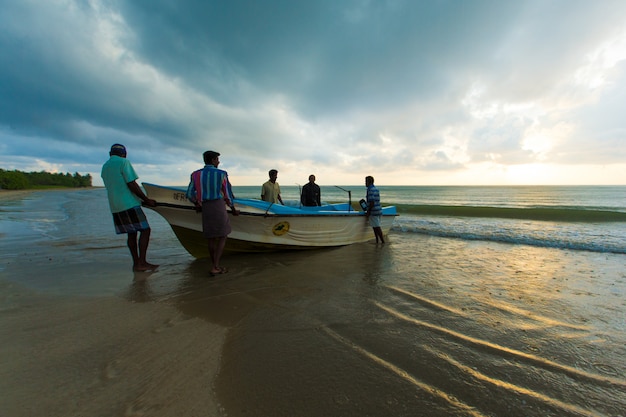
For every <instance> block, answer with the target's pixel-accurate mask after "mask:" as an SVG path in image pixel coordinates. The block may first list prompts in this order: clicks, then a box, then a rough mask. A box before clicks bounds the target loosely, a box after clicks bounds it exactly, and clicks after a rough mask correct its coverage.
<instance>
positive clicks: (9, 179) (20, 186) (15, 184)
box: [0, 168, 91, 190]
mask: <svg viewBox="0 0 626 417" xmlns="http://www.w3.org/2000/svg"><path fill="white" fill-rule="evenodd" d="M53 187H68V188H80V187H91V175H90V174H86V175H81V174H79V173H78V172H75V173H74V174H73V175H72V174H70V173H69V172H67V173H65V174H63V173H51V172H45V171H41V172H22V171H18V170H13V171H7V170H4V169H2V168H0V189H3V190H29V189H41V188H53Z"/></svg>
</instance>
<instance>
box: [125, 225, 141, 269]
mask: <svg viewBox="0 0 626 417" xmlns="http://www.w3.org/2000/svg"><path fill="white" fill-rule="evenodd" d="M126 244H127V245H128V249H129V250H130V255H131V256H132V257H133V269H135V268H137V267H138V266H139V251H138V250H137V232H130V233H128V239H127V240H126Z"/></svg>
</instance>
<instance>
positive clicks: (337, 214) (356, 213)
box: [144, 200, 399, 217]
mask: <svg viewBox="0 0 626 417" xmlns="http://www.w3.org/2000/svg"><path fill="white" fill-rule="evenodd" d="M235 201H236V200H235ZM144 207H147V208H149V209H155V208H157V207H168V208H174V209H181V210H196V208H195V207H193V206H187V205H182V204H173V203H163V202H157V204H156V207H150V206H148V205H144ZM390 207H393V206H390ZM239 215H245V216H257V217H356V216H359V217H361V216H365V213H364V212H361V211H357V210H354V211H351V212H333V211H326V212H317V213H302V214H300V213H298V214H295V213H290V214H277V213H251V212H249V211H241V210H240V211H239ZM382 216H383V217H396V216H399V214H398V213H393V214H385V213H384V212H383V214H382Z"/></svg>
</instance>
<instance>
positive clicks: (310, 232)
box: [143, 183, 397, 258]
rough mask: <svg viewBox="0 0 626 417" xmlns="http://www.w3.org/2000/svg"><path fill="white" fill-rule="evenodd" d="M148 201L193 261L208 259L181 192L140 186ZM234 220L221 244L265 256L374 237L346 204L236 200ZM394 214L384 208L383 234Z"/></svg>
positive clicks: (198, 220) (198, 224)
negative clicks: (295, 204)
mask: <svg viewBox="0 0 626 417" xmlns="http://www.w3.org/2000/svg"><path fill="white" fill-rule="evenodd" d="M143 187H144V189H145V190H146V193H147V195H148V197H150V198H152V199H154V200H156V201H157V203H158V205H157V207H148V208H150V209H152V210H154V211H156V212H157V213H159V214H160V215H161V216H163V218H165V220H167V222H168V223H169V224H170V226H171V227H172V230H173V231H174V233H175V234H176V237H177V238H178V240H179V241H180V242H181V244H182V245H183V246H184V247H185V249H186V250H187V251H188V252H189V253H190V254H191V255H193V256H195V257H197V258H203V257H207V256H208V249H207V241H206V239H205V238H204V237H203V236H202V214H201V213H198V212H196V211H195V209H194V207H193V204H191V202H189V201H188V200H187V199H186V197H185V191H184V190H182V189H180V188H174V187H163V186H158V185H153V184H147V183H144V184H143ZM235 204H236V206H237V209H238V210H240V215H239V216H231V217H230V223H231V227H232V232H231V234H230V235H229V236H228V239H227V241H226V248H225V251H227V252H266V251H276V250H295V249H314V248H323V247H334V246H344V245H349V244H352V243H357V242H366V241H368V240H371V239H372V238H373V237H374V234H373V232H372V228H371V226H369V224H368V222H367V218H366V217H365V215H364V213H363V212H359V211H356V210H354V209H353V208H352V207H349V206H348V204H333V205H328V206H323V207H320V208H302V209H300V208H292V207H284V206H273V205H270V204H269V203H266V202H263V201H259V200H247V199H235ZM396 215H397V213H396V210H395V207H386V208H384V210H383V217H382V225H381V227H382V229H383V233H384V234H385V235H386V234H387V233H388V232H389V229H390V228H391V226H392V224H393V220H394V218H395V216H396Z"/></svg>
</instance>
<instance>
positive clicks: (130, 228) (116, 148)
mask: <svg viewBox="0 0 626 417" xmlns="http://www.w3.org/2000/svg"><path fill="white" fill-rule="evenodd" d="M109 156H110V158H109V160H108V161H107V162H106V163H105V164H104V165H103V166H102V172H101V174H100V176H101V177H102V181H104V186H105V187H106V189H107V196H108V197H109V207H110V208H111V213H112V214H113V224H114V225H115V232H116V233H117V234H122V233H126V234H128V249H130V254H131V255H132V257H133V270H134V271H138V272H141V271H150V270H153V269H156V268H157V267H158V265H154V264H151V263H149V262H148V261H147V260H146V253H147V252H148V243H149V242H150V225H149V224H148V220H147V219H146V215H145V214H144V212H143V210H142V209H141V203H142V202H143V203H145V204H146V205H148V206H150V207H156V201H154V200H152V199H150V198H148V197H147V196H146V195H145V194H144V192H143V191H142V190H141V187H139V185H138V184H137V182H136V180H137V179H138V178H139V177H138V176H137V173H136V172H135V170H134V169H133V166H132V165H131V163H130V161H129V160H127V159H126V148H125V147H124V145H120V144H119V143H116V144H115V145H113V146H111V151H110V152H109ZM138 233H139V241H138V240H137V234H138Z"/></svg>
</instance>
